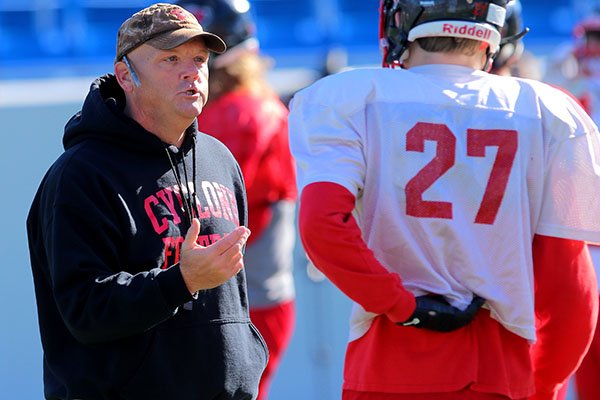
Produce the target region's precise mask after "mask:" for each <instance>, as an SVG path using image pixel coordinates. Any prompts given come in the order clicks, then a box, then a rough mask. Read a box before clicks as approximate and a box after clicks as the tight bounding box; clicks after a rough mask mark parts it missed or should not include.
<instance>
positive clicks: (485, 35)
mask: <svg viewBox="0 0 600 400" xmlns="http://www.w3.org/2000/svg"><path fill="white" fill-rule="evenodd" d="M442 32H444V33H451V34H455V35H457V34H458V35H468V36H471V37H474V38H479V39H489V38H490V35H491V33H492V32H491V31H490V30H489V29H483V28H478V27H476V26H471V27H469V26H468V25H461V26H457V25H453V24H447V23H446V24H444V26H443V27H442Z"/></svg>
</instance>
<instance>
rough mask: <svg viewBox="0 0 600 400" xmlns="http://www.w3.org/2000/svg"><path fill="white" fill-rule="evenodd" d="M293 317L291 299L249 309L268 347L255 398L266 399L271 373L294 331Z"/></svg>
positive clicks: (293, 309)
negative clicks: (274, 304) (265, 365)
mask: <svg viewBox="0 0 600 400" xmlns="http://www.w3.org/2000/svg"><path fill="white" fill-rule="evenodd" d="M295 318H296V310H295V307H294V301H293V300H291V301H288V302H285V303H281V304H278V305H276V306H273V307H269V308H251V309H250V319H251V320H252V323H253V324H254V325H255V326H256V328H257V329H258V331H259V332H260V334H261V335H262V336H263V338H264V339H265V342H266V343H267V348H268V349H269V362H268V363H267V367H266V368H265V370H264V372H263V374H262V377H261V379H260V384H259V386H258V397H257V398H256V400H266V399H267V396H268V394H269V388H270V386H271V381H272V380H273V375H274V373H275V371H276V370H277V367H278V366H279V362H280V361H281V356H282V355H283V353H284V351H285V349H286V348H287V345H288V343H289V341H290V339H291V337H292V333H293V332H294V321H295Z"/></svg>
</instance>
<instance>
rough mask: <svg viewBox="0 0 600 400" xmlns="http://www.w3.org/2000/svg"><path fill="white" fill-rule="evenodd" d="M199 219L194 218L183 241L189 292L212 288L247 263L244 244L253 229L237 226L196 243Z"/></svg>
mask: <svg viewBox="0 0 600 400" xmlns="http://www.w3.org/2000/svg"><path fill="white" fill-rule="evenodd" d="M199 234H200V221H199V220H198V219H196V218H195V219H194V220H193V221H192V226H190V229H189V230H188V232H187V234H186V235H185V240H184V242H183V244H182V245H181V261H180V268H181V275H182V276H183V280H184V281H185V284H186V286H187V288H188V289H189V291H190V293H192V294H193V293H195V292H197V291H198V290H202V289H212V288H214V287H217V286H219V285H222V284H223V283H225V282H227V281H228V280H229V279H230V278H231V277H233V276H234V275H236V274H237V273H238V272H240V270H241V269H242V268H243V266H244V261H243V258H242V248H243V247H244V245H245V244H246V240H248V236H250V230H249V229H248V228H246V227H245V226H238V227H237V228H235V229H234V230H233V231H231V232H230V233H228V234H227V235H225V236H224V237H223V238H222V239H220V240H218V241H217V242H215V243H213V244H211V245H210V246H206V247H205V246H201V245H199V244H198V243H197V240H198V235H199Z"/></svg>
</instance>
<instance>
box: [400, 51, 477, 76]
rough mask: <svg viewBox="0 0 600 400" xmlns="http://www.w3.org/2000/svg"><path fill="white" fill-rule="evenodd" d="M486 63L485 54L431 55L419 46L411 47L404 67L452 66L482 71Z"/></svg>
mask: <svg viewBox="0 0 600 400" xmlns="http://www.w3.org/2000/svg"><path fill="white" fill-rule="evenodd" d="M485 61H486V56H485V54H483V53H477V54H474V55H466V54H457V53H442V52H440V53H431V52H428V51H425V50H423V49H422V48H420V47H418V46H411V48H410V52H409V56H408V58H407V59H406V60H405V61H404V66H405V67H406V68H411V67H417V66H419V65H429V64H451V65H461V66H464V67H470V68H473V69H478V70H481V69H483V67H484V65H485Z"/></svg>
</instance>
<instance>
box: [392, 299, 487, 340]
mask: <svg viewBox="0 0 600 400" xmlns="http://www.w3.org/2000/svg"><path fill="white" fill-rule="evenodd" d="M416 300H417V308H416V309H415V311H414V312H413V313H412V315H411V316H410V317H409V318H408V319H407V320H406V321H404V322H398V323H397V324H398V325H402V326H414V327H416V328H422V329H429V330H432V331H438V332H451V331H453V330H456V329H459V328H462V327H463V326H465V325H467V324H468V323H469V322H471V321H472V320H473V318H474V317H475V314H477V311H479V309H480V308H481V306H482V305H483V303H485V300H484V299H482V298H481V297H479V296H477V295H475V296H473V301H471V304H469V306H468V307H467V308H466V309H465V310H464V311H461V310H460V309H458V308H456V307H454V306H451V305H450V304H449V303H448V302H447V301H446V299H444V297H443V296H439V295H425V296H419V297H417V298H416Z"/></svg>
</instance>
